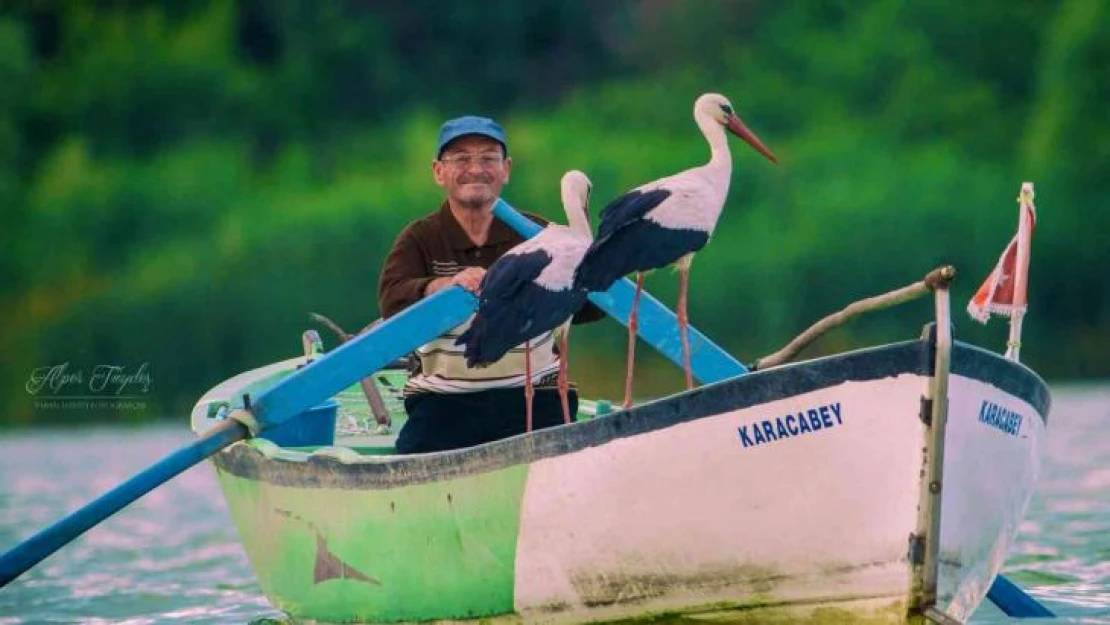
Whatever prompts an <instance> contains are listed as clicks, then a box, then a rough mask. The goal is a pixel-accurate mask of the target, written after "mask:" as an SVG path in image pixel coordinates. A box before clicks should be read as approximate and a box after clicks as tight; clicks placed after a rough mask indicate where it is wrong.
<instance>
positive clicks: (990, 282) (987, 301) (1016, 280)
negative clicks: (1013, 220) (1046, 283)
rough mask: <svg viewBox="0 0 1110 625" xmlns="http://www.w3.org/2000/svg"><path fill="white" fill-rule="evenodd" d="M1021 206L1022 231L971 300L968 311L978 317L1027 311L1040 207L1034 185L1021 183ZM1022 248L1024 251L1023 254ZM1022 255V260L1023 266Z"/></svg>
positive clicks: (981, 318)
mask: <svg viewBox="0 0 1110 625" xmlns="http://www.w3.org/2000/svg"><path fill="white" fill-rule="evenodd" d="M1018 204H1020V205H1021V209H1020V213H1019V218H1018V232H1017V234H1015V235H1014V238H1013V239H1011V240H1010V244H1009V245H1007V246H1006V249H1005V250H1004V251H1003V252H1002V256H1001V257H1000V258H999V259H998V264H997V265H996V266H995V268H994V271H992V272H991V274H990V275H989V276H987V279H986V281H985V282H983V286H981V287H979V290H978V291H976V292H975V296H974V297H972V298H971V301H970V302H968V305H967V312H968V314H970V315H971V316H972V317H973V318H974V319H976V320H978V321H980V322H982V323H986V322H987V320H988V319H990V316H991V313H995V314H999V315H1005V316H1007V317H1013V316H1014V315H1015V314H1017V315H1020V314H1024V313H1025V304H1026V297H1025V287H1026V285H1027V284H1028V280H1027V278H1028V275H1029V247H1030V246H1029V243H1030V241H1031V239H1032V237H1033V228H1034V226H1036V224H1037V208H1036V207H1035V206H1033V184H1032V183H1029V182H1026V183H1025V184H1023V185H1021V195H1020V196H1019V197H1018ZM1019 248H1020V249H1021V250H1022V251H1023V252H1024V253H1019ZM1019 258H1020V260H1021V261H1022V262H1021V264H1020V266H1019Z"/></svg>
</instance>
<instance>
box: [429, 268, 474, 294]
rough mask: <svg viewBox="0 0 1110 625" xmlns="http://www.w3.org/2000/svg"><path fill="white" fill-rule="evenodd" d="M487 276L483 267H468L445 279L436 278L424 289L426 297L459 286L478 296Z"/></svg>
mask: <svg viewBox="0 0 1110 625" xmlns="http://www.w3.org/2000/svg"><path fill="white" fill-rule="evenodd" d="M485 276H486V270H485V269H482V268H481V267H467V268H466V269H463V270H462V271H460V272H459V273H457V274H455V275H453V276H450V277H443V278H436V279H435V280H432V281H431V282H429V283H428V286H427V287H425V289H424V295H425V296H427V295H431V294H432V293H435V292H436V291H441V290H443V289H445V288H447V287H449V286H454V285H458V286H461V287H462V288H464V289H466V290H467V291H470V292H471V293H474V294H475V295H477V294H478V291H479V287H480V286H481V285H482V278H484V277H485Z"/></svg>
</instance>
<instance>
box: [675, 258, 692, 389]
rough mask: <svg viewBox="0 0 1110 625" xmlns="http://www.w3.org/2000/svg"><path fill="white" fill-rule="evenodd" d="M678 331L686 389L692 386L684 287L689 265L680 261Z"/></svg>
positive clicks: (688, 322) (687, 277) (688, 275)
mask: <svg viewBox="0 0 1110 625" xmlns="http://www.w3.org/2000/svg"><path fill="white" fill-rule="evenodd" d="M678 276H679V286H678V331H679V334H681V335H682V368H683V369H685V371H686V390H690V389H692V388H694V374H693V372H692V371H691V369H690V338H689V336H688V334H687V333H688V326H689V324H690V321H689V317H688V316H687V314H686V289H687V287H688V286H689V284H690V265H689V264H688V263H681V264H680V265H679V267H678Z"/></svg>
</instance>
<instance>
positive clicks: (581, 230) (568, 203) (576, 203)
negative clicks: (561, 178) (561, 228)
mask: <svg viewBox="0 0 1110 625" xmlns="http://www.w3.org/2000/svg"><path fill="white" fill-rule="evenodd" d="M565 186H566V187H567V188H561V189H559V196H560V197H561V198H562V200H563V210H564V211H566V214H567V225H568V226H570V229H571V230H572V231H573V232H574V233H575V234H577V235H579V236H583V237H587V238H593V232H591V231H590V219H589V218H588V217H587V216H586V210H587V208H586V206H585V202H583V198H582V194H580V193H578V192H576V191H575V190H574V189H573V188H570V187H571V185H565Z"/></svg>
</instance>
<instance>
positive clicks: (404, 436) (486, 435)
mask: <svg viewBox="0 0 1110 625" xmlns="http://www.w3.org/2000/svg"><path fill="white" fill-rule="evenodd" d="M568 395H569V397H568V400H569V404H570V418H571V421H573V420H574V415H575V413H577V412H578V393H577V392H575V391H574V390H573V389H572V390H571V391H570V393H569V394H568ZM524 410H525V405H524V388H522V387H514V388H498V389H491V390H488V391H478V392H476V393H416V394H413V395H409V396H408V397H405V411H407V412H408V414H409V420H408V422H407V423H405V426H404V427H403V428H401V433H400V434H399V435H398V436H397V452H398V453H402V454H415V453H422V452H428V451H443V450H446V449H458V448H460V447H471V446H474V445H480V444H482V443H488V442H490V441H495V440H498V439H501V438H507V437H509V436H515V435H517V434H523V433H524V429H525V425H526V424H525V415H524ZM562 424H563V408H562V404H560V403H559V391H558V390H557V389H552V388H545V389H536V395H535V396H534V397H533V398H532V429H534V430H540V429H543V428H549V427H552V426H556V425H562Z"/></svg>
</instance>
